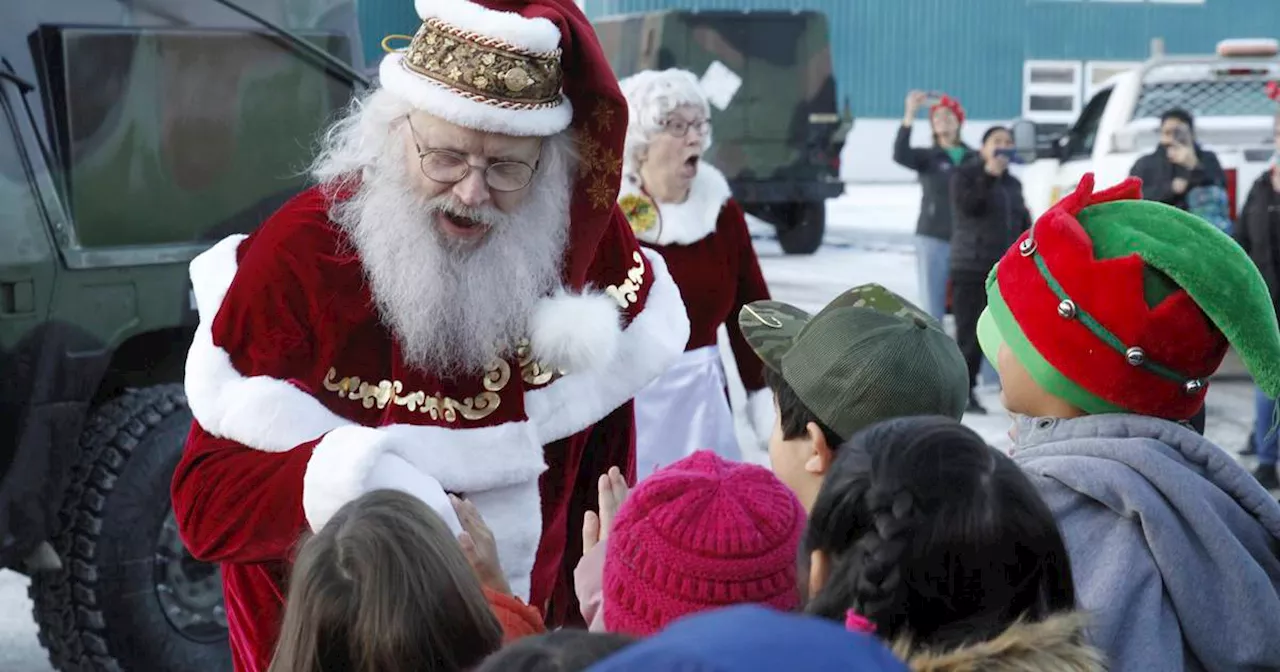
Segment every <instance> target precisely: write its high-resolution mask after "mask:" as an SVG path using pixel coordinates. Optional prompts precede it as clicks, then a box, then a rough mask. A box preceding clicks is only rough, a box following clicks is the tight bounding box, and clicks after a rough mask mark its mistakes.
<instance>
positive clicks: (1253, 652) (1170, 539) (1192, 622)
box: [1013, 415, 1280, 672]
mask: <svg viewBox="0 0 1280 672" xmlns="http://www.w3.org/2000/svg"><path fill="white" fill-rule="evenodd" d="M1014 434H1015V436H1014V449H1013V455H1014V459H1015V461H1017V463H1018V464H1019V465H1021V466H1022V468H1023V469H1024V470H1026V472H1027V473H1028V474H1029V475H1030V476H1031V478H1032V481H1034V482H1035V484H1036V487H1037V488H1039V490H1040V493H1041V494H1042V495H1043V496H1044V499H1045V501H1046V502H1047V503H1048V504H1049V508H1050V509H1052V510H1053V514H1054V517H1055V518H1056V519H1057V520H1058V524H1059V526H1060V527H1061V528H1062V535H1063V538H1064V539H1065V540H1066V544H1067V551H1068V553H1069V554H1070V556H1071V568H1072V571H1073V572H1074V574H1075V582H1076V592H1077V598H1078V601H1079V606H1080V608H1081V609H1083V610H1086V611H1087V612H1088V613H1089V615H1090V618H1091V625H1090V627H1089V634H1090V638H1091V641H1092V642H1093V643H1094V644H1095V645H1096V646H1097V647H1098V648H1100V649H1102V650H1103V652H1104V653H1106V654H1107V656H1108V658H1109V661H1108V663H1109V665H1110V668H1111V669H1113V670H1125V671H1126V672H1127V671H1129V670H1160V671H1162V672H1163V671H1170V670H1280V555H1278V553H1280V504H1277V503H1276V500H1275V499H1273V498H1272V497H1271V495H1269V494H1268V493H1267V491H1266V490H1264V489H1263V488H1262V486H1261V485H1259V484H1258V482H1257V481H1256V480H1254V478H1253V476H1251V475H1250V474H1249V472H1248V471H1246V470H1245V469H1244V467H1242V466H1240V465H1239V464H1238V463H1236V461H1235V460H1234V459H1232V458H1231V456H1229V455H1227V454H1226V453H1225V452H1223V450H1222V449H1220V448H1218V447H1217V446H1215V445H1214V444H1212V443H1210V442H1209V441H1208V440H1206V439H1205V438H1204V437H1202V436H1200V435H1199V434H1196V433H1195V432H1194V431H1192V430H1190V429H1187V428H1186V427H1183V426H1181V425H1178V424H1175V423H1172V422H1168V421H1165V420H1160V419H1157V418H1151V417H1146V416H1140V415H1094V416H1088V417H1084V418H1078V419H1073V420H1059V419H1052V418H1020V419H1019V420H1018V422H1017V426H1016V427H1015V432H1014Z"/></svg>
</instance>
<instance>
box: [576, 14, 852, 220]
mask: <svg viewBox="0 0 1280 672" xmlns="http://www.w3.org/2000/svg"><path fill="white" fill-rule="evenodd" d="M593 25H594V26H595V28H596V34H597V36H598V37H599V39H600V42H601V45H602V46H603V47H604V50H605V54H606V55H607V56H608V58H609V62H610V65H612V66H613V70H614V74H616V75H617V76H618V77H619V78H623V77H626V76H628V75H631V74H633V73H635V72H637V71H640V70H645V69H666V68H672V67H678V68H683V69H686V70H689V71H691V72H693V73H694V74H695V75H697V76H701V75H702V73H704V72H705V71H706V70H707V68H708V66H710V65H711V64H712V63H714V62H716V61H719V62H720V63H723V64H724V65H725V66H726V67H728V68H729V69H730V70H732V71H733V72H735V73H736V74H737V75H738V76H739V77H741V78H742V80H743V82H742V86H741V88H740V89H739V90H738V91H737V93H736V94H735V95H734V97H733V99H732V101H731V102H730V104H729V107H728V108H727V109H725V110H720V109H719V108H716V107H714V106H713V107H712V110H711V122H712V125H713V128H714V144H713V145H712V146H711V149H710V150H709V151H708V153H707V157H706V158H707V160H708V161H710V162H711V163H712V164H713V165H715V166H716V167H717V168H719V169H720V170H721V171H723V172H724V173H725V176H726V177H727V178H729V181H730V184H731V185H732V186H733V188H734V194H735V195H736V196H737V197H738V198H739V200H743V201H747V202H748V203H758V202H782V203H788V202H797V201H811V200H821V199H822V198H826V197H828V196H829V195H827V194H825V193H824V191H823V190H822V188H820V187H819V188H818V189H815V188H814V187H818V186H819V185H823V184H825V183H828V182H834V181H835V179H836V173H837V171H836V168H835V166H836V163H835V162H836V161H838V157H839V153H840V148H841V146H842V145H843V142H844V137H845V135H846V134H847V133H848V130H849V127H850V126H851V120H849V119H843V118H841V117H840V115H839V110H838V108H837V104H836V92H835V77H834V75H833V74H832V70H831V50H830V45H829V42H828V27H827V21H826V17H825V16H824V15H822V14H820V13H817V12H799V13H792V12H751V13H744V12H696V13H695V12H654V13H650V14H638V15H631V16H621V17H608V18H603V19H599V20H597V21H596V22H594V24H593ZM842 188H843V185H839V187H838V188H836V189H835V194H838V193H839V192H840V190H841V189H842ZM835 194H830V195H835Z"/></svg>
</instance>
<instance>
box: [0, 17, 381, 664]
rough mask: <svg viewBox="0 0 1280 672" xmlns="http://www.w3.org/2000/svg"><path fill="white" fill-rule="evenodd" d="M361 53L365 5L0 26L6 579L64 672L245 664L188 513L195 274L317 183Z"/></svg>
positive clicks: (1, 501) (0, 414)
mask: <svg viewBox="0 0 1280 672" xmlns="http://www.w3.org/2000/svg"><path fill="white" fill-rule="evenodd" d="M359 39H360V38H359V32H358V28H357V21H356V8H355V1H354V0H128V1H125V0H119V1H116V2H113V1H109V0H56V1H54V2H50V1H48V0H4V3H3V5H2V6H0V372H2V373H3V379H4V382H5V385H4V387H3V388H0V567H4V568H8V569H13V570H16V571H19V572H22V573H25V574H27V575H29V576H30V577H31V597H32V599H33V601H34V603H35V618H36V621H37V622H38V624H39V628H40V632H39V636H40V642H41V643H42V644H43V645H44V647H45V648H46V649H47V650H48V652H49V657H50V661H51V662H52V664H53V665H54V666H55V667H56V668H58V669H60V670H146V671H147V672H152V671H156V672H160V671H167V670H174V671H182V672H199V671H203V670H228V669H230V667H231V664H230V651H229V648H228V645H227V626H226V615H225V612H224V611H223V605H222V589H221V582H220V578H219V575H218V571H217V567H216V566H215V565H210V564H205V563H201V562H197V561H195V560H194V559H193V558H192V557H191V555H190V554H189V553H188V552H187V550H186V549H185V548H184V547H183V544H182V541H181V539H180V538H179V536H178V533H177V526H176V523H175V520H174V515H173V511H172V509H171V506H170V496H169V484H170V479H171V478H172V474H173V469H174V466H175V464H176V463H177V461H178V459H179V456H180V454H181V451H182V448H183V443H184V441H185V438H186V436H187V433H188V431H189V429H190V425H191V414H190V412H189V411H188V410H187V407H186V400H185V398H184V395H183V387H182V384H181V383H182V380H183V369H184V362H185V358H186V352H187V349H188V346H189V344H190V342H191V338H192V334H193V331H194V329H195V326H196V313H195V310H194V305H193V298H192V294H191V285H190V281H189V280H188V275H187V264H188V262H189V261H190V260H191V259H192V258H193V257H194V256H195V255H196V254H198V253H199V252H201V251H203V250H204V249H206V248H207V247H208V246H210V245H211V244H213V243H214V242H216V241H217V240H219V239H220V238H222V237H223V236H225V235H227V234H230V233H235V232H245V231H249V230H251V229H253V228H254V227H255V226H257V225H258V224H259V223H260V222H261V221H262V220H263V219H264V218H265V217H266V216H267V215H268V214H270V213H271V211H272V210H273V209H275V208H276V207H277V206H279V205H280V204H281V203H283V202H284V201H285V200H287V199H288V198H289V197H291V196H292V195H293V194H295V193H296V192H297V191H299V190H300V189H301V188H302V187H303V186H304V182H305V177H304V175H303V170H304V168H305V166H306V164H307V161H308V159H309V158H310V156H311V154H312V148H313V144H314V140H315V136H316V135H317V134H318V133H319V132H320V130H321V129H322V128H323V126H324V125H325V124H326V123H327V122H328V121H330V120H331V118H332V117H333V116H334V115H335V114H336V113H337V112H338V111H339V110H340V108H342V107H344V106H345V105H347V104H348V103H349V101H350V99H351V97H352V95H353V93H354V91H355V90H357V89H358V88H360V86H359V85H357V84H355V83H354V82H357V81H359V80H360V79H361V78H360V75H359V74H358V73H357V71H356V70H354V69H353V68H359V67H360V66H361V63H360V61H361V60H362V58H361V56H360V54H361V53H362V52H361V48H360V42H359ZM209 487H217V484H214V483H211V484H209Z"/></svg>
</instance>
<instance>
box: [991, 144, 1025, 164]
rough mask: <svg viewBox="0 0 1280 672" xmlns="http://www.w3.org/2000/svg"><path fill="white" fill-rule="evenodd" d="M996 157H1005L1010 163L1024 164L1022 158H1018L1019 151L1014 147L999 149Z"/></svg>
mask: <svg viewBox="0 0 1280 672" xmlns="http://www.w3.org/2000/svg"><path fill="white" fill-rule="evenodd" d="M996 156H1003V157H1004V158H1006V159H1009V163H1016V164H1021V163H1022V158H1021V157H1019V156H1018V150H1016V149H1014V148H1012V147H1010V148H1008V149H997V150H996Z"/></svg>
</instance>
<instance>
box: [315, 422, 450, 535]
mask: <svg viewBox="0 0 1280 672" xmlns="http://www.w3.org/2000/svg"><path fill="white" fill-rule="evenodd" d="M390 442H391V441H390V437H389V436H388V435H387V433H386V432H384V431H382V430H378V429H374V428H371V427H363V426H359V425H348V426H345V427H339V428H337V429H335V430H333V431H331V432H329V433H328V434H326V435H325V437H324V438H323V439H321V440H320V442H319V443H317V444H316V447H315V450H314V451H313V452H312V453H311V459H310V460H309V461H308V462H307V471H306V474H305V475H304V476H303V478H302V510H303V512H304V513H305V514H306V516H307V523H308V524H309V525H311V529H312V530H313V531H314V530H319V529H320V528H322V527H324V525H325V523H327V522H329V519H331V518H333V515H334V514H335V513H337V512H338V509H341V508H342V507H343V506H344V505H346V504H347V503H348V502H350V501H352V500H354V499H357V498H358V497H360V496H361V495H363V494H365V493H366V492H370V491H373V490H380V489H384V488H385V489H393V490H400V491H402V492H406V493H408V494H410V495H413V496H415V497H418V498H419V499H421V500H422V501H423V502H425V503H426V504H427V506H430V507H431V508H432V509H434V510H435V512H436V513H438V514H439V515H440V517H441V518H443V519H444V521H445V523H446V524H447V525H448V526H449V528H450V529H451V530H452V531H453V534H454V535H455V536H456V535H458V534H460V533H461V532H462V525H461V524H460V523H459V522H458V516H457V514H456V513H455V512H454V510H453V505H452V504H451V503H450V502H449V497H448V495H447V494H445V491H444V488H443V487H442V486H441V485H440V482H439V481H437V480H436V479H435V478H432V477H431V476H429V475H427V474H425V473H423V472H422V471H420V470H419V469H417V468H415V467H414V466H413V465H411V464H409V462H408V461H406V460H405V459H404V458H403V457H400V456H399V455H396V454H393V453H389V452H387V448H388V447H389V444H390Z"/></svg>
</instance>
